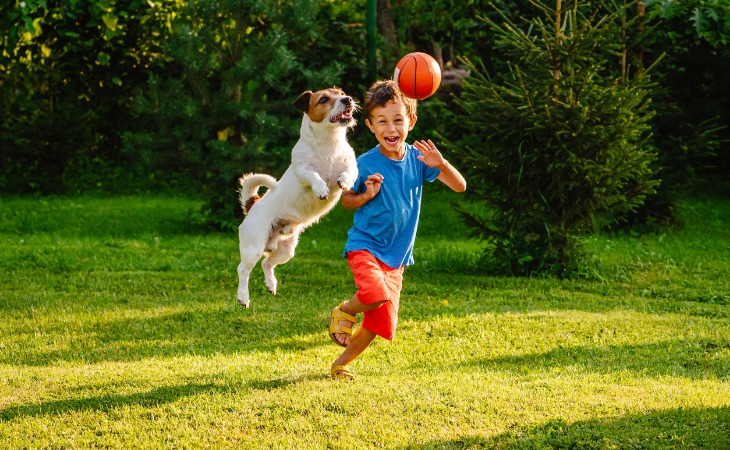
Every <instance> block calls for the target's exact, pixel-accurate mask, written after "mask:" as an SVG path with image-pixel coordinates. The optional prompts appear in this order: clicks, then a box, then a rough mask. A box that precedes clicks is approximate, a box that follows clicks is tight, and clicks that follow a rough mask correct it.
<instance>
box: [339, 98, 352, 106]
mask: <svg viewBox="0 0 730 450" xmlns="http://www.w3.org/2000/svg"><path fill="white" fill-rule="evenodd" d="M340 101H341V102H342V103H344V104H345V105H349V104H351V103H352V97H342V98H341V99H340Z"/></svg>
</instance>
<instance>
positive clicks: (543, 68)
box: [458, 0, 658, 274]
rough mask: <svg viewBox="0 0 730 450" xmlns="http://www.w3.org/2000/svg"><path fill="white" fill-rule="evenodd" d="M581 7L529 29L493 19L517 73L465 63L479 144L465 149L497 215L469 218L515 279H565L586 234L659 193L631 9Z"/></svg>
mask: <svg viewBox="0 0 730 450" xmlns="http://www.w3.org/2000/svg"><path fill="white" fill-rule="evenodd" d="M583 5H584V6H583ZM583 5H581V4H580V2H579V1H578V0H576V1H575V3H574V4H573V5H572V6H573V7H572V9H570V10H561V6H560V1H558V5H557V9H551V8H549V7H547V6H545V5H538V7H539V8H540V9H541V11H542V17H538V18H535V19H532V20H530V21H529V22H528V21H526V22H524V24H523V25H524V27H520V26H518V25H516V24H515V23H513V22H511V21H510V20H509V19H508V18H507V17H506V16H502V19H503V23H501V24H497V23H496V22H494V21H491V20H489V19H483V20H485V21H487V22H488V24H489V25H490V27H491V29H492V32H493V33H495V37H496V49H495V50H496V51H497V52H499V53H500V54H502V55H503V56H504V58H505V59H506V61H507V62H508V65H509V66H508V67H509V69H508V70H505V71H504V73H501V74H496V75H494V77H490V76H489V75H488V74H487V73H486V72H487V71H486V69H485V68H484V67H483V66H480V65H477V64H475V63H473V62H471V61H466V63H467V65H468V66H469V67H470V69H471V71H472V77H471V78H469V79H467V80H466V81H465V83H464V90H463V92H462V94H461V96H460V98H459V99H458V104H459V105H460V106H461V107H462V108H463V110H464V111H465V116H464V118H463V124H464V125H465V126H466V128H467V129H468V130H470V133H471V135H472V136H473V138H466V139H464V140H463V141H461V142H460V144H461V148H462V150H463V151H464V154H465V157H466V162H467V164H468V167H469V169H467V172H469V175H470V178H471V179H472V180H473V181H472V182H471V186H472V187H473V186H474V185H475V184H476V185H477V187H476V188H472V190H473V191H474V192H476V196H477V197H478V199H479V200H480V201H482V202H483V204H484V203H485V204H486V205H487V209H488V211H489V213H484V212H475V211H474V210H470V211H463V212H464V214H465V217H466V218H467V219H468V220H469V222H470V223H471V224H472V225H473V226H474V227H475V231H476V234H478V235H479V236H481V237H482V238H485V239H487V240H488V241H489V242H491V244H492V246H491V249H492V250H493V257H494V260H495V261H496V262H497V264H498V265H499V266H500V267H501V268H503V269H505V270H506V271H507V272H510V273H513V274H530V273H533V272H535V271H550V272H554V273H561V274H564V273H565V271H566V269H569V268H570V267H571V265H572V264H574V263H576V262H577V261H579V260H580V256H581V248H580V246H579V245H578V241H577V240H576V239H575V238H576V237H577V236H579V235H580V234H581V233H585V232H589V231H592V230H595V229H596V227H597V226H601V225H605V224H611V223H615V222H618V221H621V220H622V219H623V218H624V217H625V216H626V214H627V213H630V212H631V211H634V210H635V209H636V208H637V207H638V206H639V205H641V204H642V202H643V201H644V199H645V197H646V195H647V194H649V193H651V192H653V190H654V189H655V187H656V186H657V184H658V181H657V180H656V179H654V173H653V169H652V163H653V162H654V161H655V159H656V154H655V151H654V149H653V148H652V146H651V144H650V142H649V137H650V125H649V121H650V119H651V117H652V114H653V113H652V110H651V108H650V97H649V94H650V91H651V88H652V84H651V82H650V80H649V77H648V75H647V74H648V71H641V73H639V74H638V75H636V76H635V77H633V78H632V79H628V78H629V77H624V76H623V75H624V74H623V73H622V71H621V62H620V59H621V53H622V43H621V42H620V38H621V35H622V33H621V29H622V28H621V27H622V26H623V25H622V18H623V12H624V11H623V10H622V11H618V12H615V13H613V14H605V15H603V16H602V17H600V18H599V14H598V13H597V12H596V11H594V10H592V9H590V5H589V4H588V3H587V2H583Z"/></svg>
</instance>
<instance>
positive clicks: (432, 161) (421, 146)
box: [413, 139, 466, 192]
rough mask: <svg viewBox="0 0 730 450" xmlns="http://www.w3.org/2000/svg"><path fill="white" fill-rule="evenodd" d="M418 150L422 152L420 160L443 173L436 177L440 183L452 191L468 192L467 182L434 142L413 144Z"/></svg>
mask: <svg viewBox="0 0 730 450" xmlns="http://www.w3.org/2000/svg"><path fill="white" fill-rule="evenodd" d="M413 145H414V146H415V147H416V149H417V150H418V151H419V152H421V154H420V155H418V159H419V160H421V161H423V162H424V164H426V165H427V166H428V167H434V168H436V169H439V170H440V171H441V173H440V174H439V175H438V176H437V177H436V178H437V179H438V180H439V181H441V182H442V183H444V184H445V185H446V186H448V187H449V188H451V190H452V191H456V192H464V191H465V190H466V180H465V179H464V177H463V176H462V175H461V173H459V171H458V170H456V168H455V167H454V166H452V165H451V164H450V163H449V162H448V161H446V159H444V157H443V156H442V155H441V152H440V151H439V150H438V149H437V148H436V146H435V145H433V142H431V140H430V139H429V140H428V141H416V142H414V143H413Z"/></svg>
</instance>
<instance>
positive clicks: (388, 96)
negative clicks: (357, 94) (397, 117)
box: [365, 80, 416, 119]
mask: <svg viewBox="0 0 730 450" xmlns="http://www.w3.org/2000/svg"><path fill="white" fill-rule="evenodd" d="M390 101H400V102H401V103H403V105H405V107H406V114H407V115H408V118H409V119H415V118H416V101H415V100H413V99H412V98H408V97H406V96H405V95H404V94H403V93H402V92H401V91H400V89H398V85H397V84H395V81H393V80H381V81H376V82H375V83H373V85H372V86H370V89H368V91H367V93H366V94H365V117H366V118H370V113H371V112H372V111H373V109H375V108H378V107H381V108H382V107H383V106H385V104H386V103H388V102H390Z"/></svg>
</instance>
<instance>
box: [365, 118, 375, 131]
mask: <svg viewBox="0 0 730 450" xmlns="http://www.w3.org/2000/svg"><path fill="white" fill-rule="evenodd" d="M365 125H367V127H368V128H370V131H372V132H373V133H375V130H373V124H372V122H370V118H367V117H366V118H365Z"/></svg>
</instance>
